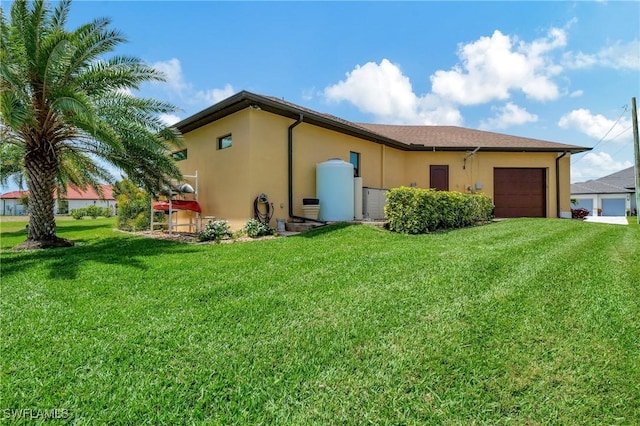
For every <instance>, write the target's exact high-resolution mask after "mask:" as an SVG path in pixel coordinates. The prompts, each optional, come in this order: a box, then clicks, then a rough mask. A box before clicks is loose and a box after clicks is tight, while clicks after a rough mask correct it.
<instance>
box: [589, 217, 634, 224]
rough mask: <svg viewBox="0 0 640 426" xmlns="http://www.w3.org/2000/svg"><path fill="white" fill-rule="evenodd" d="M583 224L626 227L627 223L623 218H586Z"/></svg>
mask: <svg viewBox="0 0 640 426" xmlns="http://www.w3.org/2000/svg"><path fill="white" fill-rule="evenodd" d="M584 220H585V222H595V223H610V224H612V225H628V224H629V222H628V221H627V218H626V217H624V216H587V217H585V218H584Z"/></svg>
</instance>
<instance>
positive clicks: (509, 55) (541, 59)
mask: <svg viewBox="0 0 640 426" xmlns="http://www.w3.org/2000/svg"><path fill="white" fill-rule="evenodd" d="M566 43H567V41H566V35H565V32H564V30H562V29H557V28H553V29H551V30H550V31H549V34H548V35H547V37H545V38H541V39H538V40H534V41H533V42H532V43H525V42H522V41H518V39H517V37H513V38H512V37H510V36H508V35H504V34H502V33H501V32H500V31H494V33H493V35H492V36H491V37H481V38H480V39H478V40H477V41H474V42H472V43H468V44H465V45H460V47H459V49H458V57H459V58H460V60H461V64H458V65H456V66H455V67H453V69H452V70H450V71H442V70H439V71H436V72H435V74H434V75H432V76H431V84H432V90H433V93H435V94H436V95H439V96H440V97H442V98H444V99H450V100H453V101H454V102H456V103H458V104H461V105H476V104H482V103H486V102H489V101H492V100H496V99H500V100H504V99H508V98H509V97H510V96H511V91H513V90H520V91H522V92H523V93H524V94H525V95H527V97H529V98H532V99H535V100H538V101H545V100H552V99H556V98H557V97H558V96H559V90H558V86H557V85H556V84H555V83H554V82H553V81H552V80H551V78H552V77H553V76H555V75H557V74H559V73H560V72H561V71H562V68H561V67H560V66H558V65H555V64H554V63H553V61H552V60H551V58H550V55H549V53H550V52H552V51H554V50H556V49H559V48H561V47H564V46H565V45H566Z"/></svg>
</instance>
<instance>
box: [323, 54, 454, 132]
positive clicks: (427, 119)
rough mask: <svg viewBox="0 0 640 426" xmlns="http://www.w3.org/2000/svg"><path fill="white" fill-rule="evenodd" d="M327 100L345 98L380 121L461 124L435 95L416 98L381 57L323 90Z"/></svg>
mask: <svg viewBox="0 0 640 426" xmlns="http://www.w3.org/2000/svg"><path fill="white" fill-rule="evenodd" d="M323 94H324V97H325V98H326V99H327V100H328V101H330V102H341V101H348V102H350V103H352V104H353V105H355V106H356V107H357V108H358V109H359V110H360V111H362V112H365V113H368V114H373V115H374V116H375V117H376V118H377V119H378V120H379V121H384V122H386V123H395V124H455V125H457V124H460V123H461V121H462V117H461V115H460V113H459V111H458V110H457V109H456V108H455V107H454V106H453V105H448V104H447V103H445V102H442V100H441V99H440V98H438V97H436V96H433V95H427V96H424V97H418V96H417V95H416V94H415V93H414V92H413V88H412V86H411V82H410V80H409V78H408V77H407V76H405V75H404V74H403V73H402V70H401V69H400V67H399V66H398V65H396V64H393V63H391V62H390V61H389V60H388V59H383V60H382V61H381V62H380V64H377V63H375V62H367V63H366V64H364V65H362V66H360V65H356V67H355V68H354V69H353V70H352V71H351V72H348V73H347V74H346V78H345V79H344V80H342V81H340V82H338V83H336V84H334V85H331V86H328V87H326V88H325V89H324V92H323Z"/></svg>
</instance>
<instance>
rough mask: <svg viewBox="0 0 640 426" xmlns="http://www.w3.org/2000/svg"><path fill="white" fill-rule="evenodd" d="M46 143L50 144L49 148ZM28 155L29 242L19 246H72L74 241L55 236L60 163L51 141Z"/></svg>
mask: <svg viewBox="0 0 640 426" xmlns="http://www.w3.org/2000/svg"><path fill="white" fill-rule="evenodd" d="M43 146H48V147H49V150H48V151H47V150H46V148H43ZM28 148H31V149H29V150H28V152H27V154H26V155H25V169H26V172H27V186H28V188H29V231H28V235H27V241H25V242H24V243H23V244H20V245H19V246H18V247H16V249H18V250H20V249H32V248H49V247H69V246H72V245H73V243H72V242H71V241H68V240H65V239H63V238H59V237H58V236H56V221H55V218H54V216H53V209H54V204H55V200H54V190H55V182H56V175H57V168H58V164H57V161H56V155H55V152H54V151H53V148H52V147H51V145H50V144H47V143H44V144H37V146H29V147H28Z"/></svg>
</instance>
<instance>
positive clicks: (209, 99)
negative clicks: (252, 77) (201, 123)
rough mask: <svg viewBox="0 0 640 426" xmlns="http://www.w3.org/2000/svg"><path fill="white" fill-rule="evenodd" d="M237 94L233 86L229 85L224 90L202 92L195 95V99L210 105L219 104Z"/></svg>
mask: <svg viewBox="0 0 640 426" xmlns="http://www.w3.org/2000/svg"><path fill="white" fill-rule="evenodd" d="M235 93H236V91H235V90H233V86H231V85H230V84H229V83H227V84H226V85H225V86H224V87H223V88H222V89H211V90H200V91H199V92H198V93H196V94H195V97H196V99H199V100H202V101H204V102H206V103H208V104H217V103H218V102H220V101H222V100H225V99H227V98H228V97H229V96H231V95H233V94H235Z"/></svg>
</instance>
